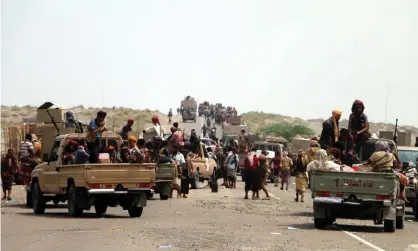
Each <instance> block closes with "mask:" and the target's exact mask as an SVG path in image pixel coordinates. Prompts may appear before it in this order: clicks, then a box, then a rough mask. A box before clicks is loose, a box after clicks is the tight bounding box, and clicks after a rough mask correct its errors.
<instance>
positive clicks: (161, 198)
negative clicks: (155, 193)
mask: <svg viewBox="0 0 418 251" xmlns="http://www.w3.org/2000/svg"><path fill="white" fill-rule="evenodd" d="M168 197H169V195H167V194H161V193H160V200H168Z"/></svg>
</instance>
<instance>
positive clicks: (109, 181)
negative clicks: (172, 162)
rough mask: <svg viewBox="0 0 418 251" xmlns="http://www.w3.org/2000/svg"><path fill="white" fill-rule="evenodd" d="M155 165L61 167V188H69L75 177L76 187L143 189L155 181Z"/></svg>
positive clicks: (117, 164) (121, 164)
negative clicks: (69, 181) (68, 181)
mask: <svg viewBox="0 0 418 251" xmlns="http://www.w3.org/2000/svg"><path fill="white" fill-rule="evenodd" d="M155 167H156V164H154V163H144V164H125V163H112V164H83V165H62V166H59V168H60V171H59V187H61V188H62V187H66V186H67V179H68V178H71V177H73V178H74V181H75V182H76V186H88V185H90V184H100V185H103V186H107V187H106V188H115V187H116V186H117V185H122V186H123V187H124V188H136V187H142V186H143V185H141V184H144V185H145V186H147V184H148V185H149V184H152V183H153V182H154V181H155Z"/></svg>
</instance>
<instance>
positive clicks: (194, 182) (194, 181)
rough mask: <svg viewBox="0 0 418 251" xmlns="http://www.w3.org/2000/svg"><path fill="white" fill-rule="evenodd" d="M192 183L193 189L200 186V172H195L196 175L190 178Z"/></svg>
mask: <svg viewBox="0 0 418 251" xmlns="http://www.w3.org/2000/svg"><path fill="white" fill-rule="evenodd" d="M190 184H191V186H192V189H197V188H198V187H199V172H197V171H196V172H195V175H194V177H193V178H191V179H190Z"/></svg>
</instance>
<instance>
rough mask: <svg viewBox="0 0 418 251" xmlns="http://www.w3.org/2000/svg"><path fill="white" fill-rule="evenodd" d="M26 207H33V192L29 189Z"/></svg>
mask: <svg viewBox="0 0 418 251" xmlns="http://www.w3.org/2000/svg"><path fill="white" fill-rule="evenodd" d="M26 207H27V208H32V207H33V203H32V192H29V191H27V192H26Z"/></svg>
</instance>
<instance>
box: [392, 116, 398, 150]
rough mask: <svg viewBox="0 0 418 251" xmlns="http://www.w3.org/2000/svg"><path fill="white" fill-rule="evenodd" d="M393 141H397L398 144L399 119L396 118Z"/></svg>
mask: <svg viewBox="0 0 418 251" xmlns="http://www.w3.org/2000/svg"><path fill="white" fill-rule="evenodd" d="M393 142H395V144H398V119H396V123H395V132H394V133H393Z"/></svg>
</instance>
